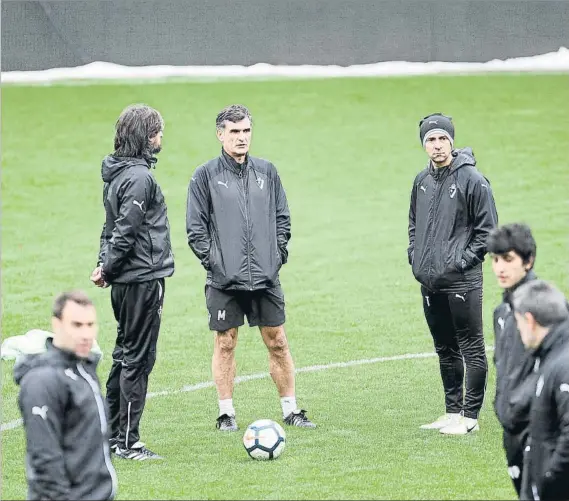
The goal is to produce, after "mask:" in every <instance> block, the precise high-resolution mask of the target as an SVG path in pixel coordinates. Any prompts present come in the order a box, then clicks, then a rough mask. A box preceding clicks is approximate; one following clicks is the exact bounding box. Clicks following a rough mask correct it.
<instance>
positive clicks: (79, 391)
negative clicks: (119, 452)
mask: <svg viewBox="0 0 569 501" xmlns="http://www.w3.org/2000/svg"><path fill="white" fill-rule="evenodd" d="M97 363H98V359H97V358H90V359H80V358H78V357H76V356H75V355H74V354H71V353H68V352H65V351H63V350H60V349H58V348H55V347H54V346H53V345H52V344H51V343H48V350H47V352H46V353H43V354H41V355H32V356H28V357H24V358H23V359H21V360H19V361H18V362H17V363H16V365H15V366H14V379H15V381H16V383H17V384H19V385H20V393H19V397H18V403H19V406H20V412H21V413H22V417H23V419H24V427H25V431H26V442H27V445H26V477H27V481H28V499H77V500H83V499H93V500H105V499H113V498H114V496H115V493H116V489H117V478H116V474H115V470H114V468H113V465H112V464H111V458H110V453H109V443H108V435H107V420H106V415H105V406H104V402H103V397H102V396H101V390H100V384H99V380H98V379H97V373H96V366H97Z"/></svg>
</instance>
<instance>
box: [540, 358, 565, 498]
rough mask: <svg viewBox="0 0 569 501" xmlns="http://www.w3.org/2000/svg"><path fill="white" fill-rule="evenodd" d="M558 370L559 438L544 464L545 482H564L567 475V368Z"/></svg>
mask: <svg viewBox="0 0 569 501" xmlns="http://www.w3.org/2000/svg"><path fill="white" fill-rule="evenodd" d="M563 362H564V363H565V361H563ZM559 372H560V375H559V376H558V377H556V378H555V379H554V380H555V386H554V387H553V400H554V402H555V407H556V409H557V416H558V419H559V430H558V431H559V438H558V439H557V444H556V445H555V450H554V451H553V454H552V455H551V459H550V460H549V462H548V463H547V464H546V465H545V466H546V468H545V479H544V482H545V483H547V482H548V481H549V482H552V483H557V482H559V481H561V482H563V481H565V482H566V481H567V477H568V476H569V368H567V367H566V366H564V367H562V368H561V369H560V371H559ZM551 499H554V498H551Z"/></svg>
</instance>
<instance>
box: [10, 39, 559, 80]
mask: <svg viewBox="0 0 569 501" xmlns="http://www.w3.org/2000/svg"><path fill="white" fill-rule="evenodd" d="M525 71H530V72H549V71H554V72H559V71H561V72H566V71H569V49H567V48H565V47H560V48H559V50H558V51H556V52H548V53H547V54H540V55H535V56H529V57H516V58H511V59H505V60H502V59H493V60H491V61H487V62H485V63H469V62H454V63H451V62H443V61H430V62H428V63H420V62H409V61H384V62H380V63H372V64H355V65H352V66H345V67H344V66H335V65H309V64H304V65H289V66H279V65H272V64H266V63H258V64H253V65H251V66H239V65H229V66H169V65H159V66H123V65H120V64H114V63H107V62H103V61H95V62H92V63H89V64H85V65H83V66H76V67H74V68H51V69H48V70H39V71H3V72H2V76H1V80H2V83H22V84H30V83H51V82H57V81H64V80H72V81H73V80H76V79H79V80H87V81H89V80H91V81H92V80H132V79H139V80H144V81H147V82H148V81H160V80H164V79H165V78H172V77H182V78H197V79H204V78H205V79H212V78H213V79H218V78H243V77H247V78H257V79H259V78H261V79H265V78H334V77H336V78H337V77H389V76H410V75H441V74H447V75H463V74H475V73H493V72H525Z"/></svg>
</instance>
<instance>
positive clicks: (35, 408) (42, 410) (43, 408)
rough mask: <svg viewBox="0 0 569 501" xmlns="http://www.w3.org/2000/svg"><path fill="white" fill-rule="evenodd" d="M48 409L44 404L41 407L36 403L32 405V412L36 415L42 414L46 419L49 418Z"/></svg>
mask: <svg viewBox="0 0 569 501" xmlns="http://www.w3.org/2000/svg"><path fill="white" fill-rule="evenodd" d="M47 410H48V407H47V405H42V406H41V407H38V406H37V405H34V406H33V407H32V414H33V415H34V416H40V417H41V418H42V419H43V420H44V421H45V420H46V419H47Z"/></svg>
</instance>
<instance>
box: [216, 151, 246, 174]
mask: <svg viewBox="0 0 569 501" xmlns="http://www.w3.org/2000/svg"><path fill="white" fill-rule="evenodd" d="M220 158H221V161H222V163H223V165H224V166H225V168H226V169H229V170H231V171H233V172H235V173H236V174H241V172H243V171H245V170H246V169H247V167H248V165H249V153H247V154H246V155H245V162H243V163H242V164H239V163H237V162H236V161H235V159H234V158H233V157H231V156H230V155H229V154H228V153H227V152H226V151H225V150H224V149H223V147H222V148H221V156H220Z"/></svg>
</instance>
